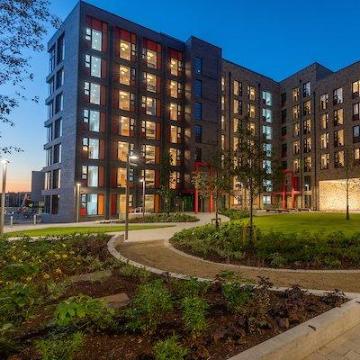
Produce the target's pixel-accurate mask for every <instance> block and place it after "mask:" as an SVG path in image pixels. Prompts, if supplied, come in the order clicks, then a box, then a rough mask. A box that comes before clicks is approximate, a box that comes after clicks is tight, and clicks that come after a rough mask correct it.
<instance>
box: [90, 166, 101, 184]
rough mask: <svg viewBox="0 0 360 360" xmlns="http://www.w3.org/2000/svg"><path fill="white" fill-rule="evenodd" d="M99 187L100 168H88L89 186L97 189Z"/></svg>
mask: <svg viewBox="0 0 360 360" xmlns="http://www.w3.org/2000/svg"><path fill="white" fill-rule="evenodd" d="M98 185H99V168H98V167H97V166H88V186H90V187H92V186H93V187H97V186H98Z"/></svg>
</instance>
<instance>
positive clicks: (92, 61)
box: [85, 55, 101, 78]
mask: <svg viewBox="0 0 360 360" xmlns="http://www.w3.org/2000/svg"><path fill="white" fill-rule="evenodd" d="M85 67H86V68H87V69H89V71H90V75H91V76H94V77H98V78H101V58H99V57H97V56H91V55H85Z"/></svg>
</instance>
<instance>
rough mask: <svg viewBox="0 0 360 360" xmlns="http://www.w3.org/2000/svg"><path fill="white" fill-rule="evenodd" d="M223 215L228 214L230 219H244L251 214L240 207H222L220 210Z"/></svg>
mask: <svg viewBox="0 0 360 360" xmlns="http://www.w3.org/2000/svg"><path fill="white" fill-rule="evenodd" d="M219 213H220V214H221V215H225V216H227V217H228V218H229V219H230V220H242V219H246V218H248V217H249V216H250V214H249V211H248V210H240V209H239V210H238V209H221V210H220V211H219Z"/></svg>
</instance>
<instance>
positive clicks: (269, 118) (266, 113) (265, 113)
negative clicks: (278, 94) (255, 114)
mask: <svg viewBox="0 0 360 360" xmlns="http://www.w3.org/2000/svg"><path fill="white" fill-rule="evenodd" d="M262 116H263V120H264V121H266V122H269V123H271V122H272V111H271V110H270V109H262Z"/></svg>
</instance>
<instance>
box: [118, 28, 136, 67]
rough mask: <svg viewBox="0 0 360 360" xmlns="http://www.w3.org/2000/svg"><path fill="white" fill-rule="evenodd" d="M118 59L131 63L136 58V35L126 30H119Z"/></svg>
mask: <svg viewBox="0 0 360 360" xmlns="http://www.w3.org/2000/svg"><path fill="white" fill-rule="evenodd" d="M119 32H120V35H119V37H120V44H119V57H120V58H121V59H124V60H127V61H131V60H134V59H135V57H136V35H135V34H132V33H130V32H128V31H126V30H122V29H121V30H120V31H119Z"/></svg>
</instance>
